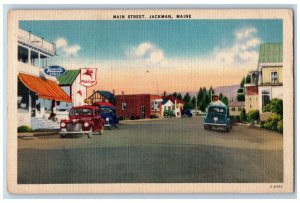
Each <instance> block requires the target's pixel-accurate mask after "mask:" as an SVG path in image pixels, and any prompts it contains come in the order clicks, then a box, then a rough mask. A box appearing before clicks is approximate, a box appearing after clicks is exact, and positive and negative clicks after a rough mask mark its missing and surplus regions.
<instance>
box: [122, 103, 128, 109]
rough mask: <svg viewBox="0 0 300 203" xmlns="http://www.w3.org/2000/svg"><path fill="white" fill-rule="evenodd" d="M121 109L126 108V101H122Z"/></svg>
mask: <svg viewBox="0 0 300 203" xmlns="http://www.w3.org/2000/svg"><path fill="white" fill-rule="evenodd" d="M122 110H123V111H126V110H127V104H126V102H122Z"/></svg>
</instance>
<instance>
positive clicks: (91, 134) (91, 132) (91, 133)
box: [87, 129, 93, 138]
mask: <svg viewBox="0 0 300 203" xmlns="http://www.w3.org/2000/svg"><path fill="white" fill-rule="evenodd" d="M87 136H88V138H92V137H93V130H92V129H91V130H90V131H89V133H88V134H87Z"/></svg>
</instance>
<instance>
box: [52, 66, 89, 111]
mask: <svg viewBox="0 0 300 203" xmlns="http://www.w3.org/2000/svg"><path fill="white" fill-rule="evenodd" d="M57 79H58V82H59V86H60V87H61V88H62V89H63V90H64V91H65V93H66V94H67V95H68V96H69V97H71V99H72V103H66V102H60V104H59V106H58V107H57V108H67V109H70V108H71V107H72V106H81V105H85V103H84V100H85V99H86V96H87V95H86V94H87V92H86V89H87V88H86V87H85V86H82V85H81V84H80V70H67V71H66V73H65V74H63V75H62V76H59V77H57Z"/></svg>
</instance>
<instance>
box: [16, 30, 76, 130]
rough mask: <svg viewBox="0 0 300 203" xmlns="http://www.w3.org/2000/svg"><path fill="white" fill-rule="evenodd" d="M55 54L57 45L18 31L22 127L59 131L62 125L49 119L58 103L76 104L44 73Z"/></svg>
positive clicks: (19, 101) (20, 118) (19, 94)
mask: <svg viewBox="0 0 300 203" xmlns="http://www.w3.org/2000/svg"><path fill="white" fill-rule="evenodd" d="M55 53H56V47H55V44H53V43H49V42H47V41H46V40H44V39H43V38H40V37H38V36H35V35H33V34H32V33H31V32H27V31H24V30H22V29H19V30H18V56H17V57H16V59H17V60H18V67H17V68H18V98H17V99H18V107H17V108H18V126H22V125H27V126H31V127H32V128H33V129H45V128H47V129H51V128H59V124H58V123H55V122H53V121H51V120H49V119H48V118H49V116H50V114H51V113H55V106H56V102H57V101H63V102H72V101H71V98H70V97H69V96H68V95H67V94H66V93H65V92H64V91H63V90H62V89H61V88H60V87H59V85H58V81H57V79H56V78H55V77H52V76H49V75H46V74H45V73H44V68H45V67H47V66H49V65H50V62H51V57H53V56H55Z"/></svg>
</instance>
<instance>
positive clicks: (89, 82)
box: [80, 68, 97, 87]
mask: <svg viewBox="0 0 300 203" xmlns="http://www.w3.org/2000/svg"><path fill="white" fill-rule="evenodd" d="M96 73H97V69H96V68H81V69H80V84H81V85H82V86H85V87H91V86H94V85H96V84H97V79H96V76H97V74H96Z"/></svg>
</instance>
